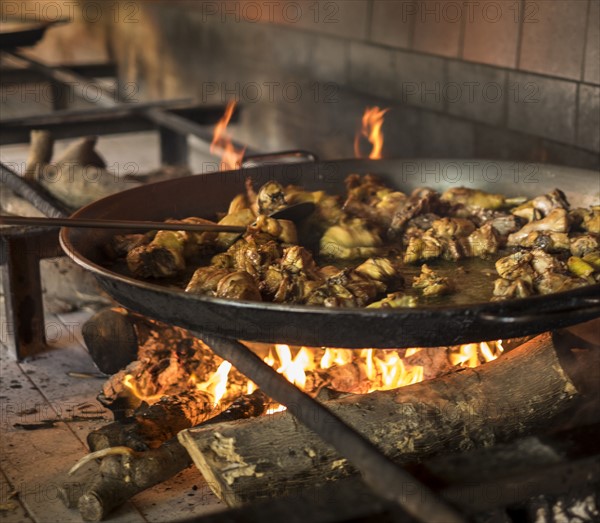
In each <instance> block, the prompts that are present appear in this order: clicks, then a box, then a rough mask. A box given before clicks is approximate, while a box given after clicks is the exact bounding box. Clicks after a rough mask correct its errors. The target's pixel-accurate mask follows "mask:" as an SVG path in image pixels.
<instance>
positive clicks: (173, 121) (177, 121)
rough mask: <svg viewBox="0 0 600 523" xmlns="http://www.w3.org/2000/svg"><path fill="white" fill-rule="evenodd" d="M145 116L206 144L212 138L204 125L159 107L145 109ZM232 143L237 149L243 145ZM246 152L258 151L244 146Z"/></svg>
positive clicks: (217, 152)
mask: <svg viewBox="0 0 600 523" xmlns="http://www.w3.org/2000/svg"><path fill="white" fill-rule="evenodd" d="M144 114H145V116H146V117H147V118H148V119H149V120H150V121H152V122H154V123H155V124H156V125H159V126H163V127H166V128H168V129H171V130H172V131H175V132H177V133H179V134H182V135H187V134H191V135H193V136H196V137H197V138H200V139H201V140H203V141H204V142H206V143H207V144H210V143H211V142H212V139H213V130H212V129H209V128H207V127H206V126H202V125H199V124H197V123H195V122H192V121H190V120H188V119H187V118H184V117H182V116H179V115H177V114H173V113H170V112H166V111H161V110H160V109H149V110H148V111H146V112H145V113H144ZM232 144H233V145H234V147H236V148H237V149H243V148H244V147H245V146H244V145H242V144H240V143H239V142H235V141H233V140H232ZM220 152H221V151H219V150H216V151H215V152H214V154H219V153H220ZM246 153H247V154H258V151H255V150H253V149H250V148H248V147H246Z"/></svg>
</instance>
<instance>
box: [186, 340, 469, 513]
mask: <svg viewBox="0 0 600 523" xmlns="http://www.w3.org/2000/svg"><path fill="white" fill-rule="evenodd" d="M195 335H196V336H198V337H199V338H201V339H202V340H203V341H204V342H205V343H206V344H207V345H208V346H209V347H211V348H212V350H213V351H214V352H215V353H216V354H218V355H219V356H221V357H222V358H223V359H226V360H228V361H229V362H231V363H232V364H233V365H234V366H235V367H236V368H237V369H238V370H239V371H240V372H242V373H243V374H245V375H246V376H247V377H248V378H250V379H251V380H252V381H254V382H255V383H256V384H257V385H258V387H259V388H260V389H262V390H263V391H264V392H265V393H266V394H268V395H269V396H270V397H271V398H273V399H274V400H275V401H278V402H279V403H281V404H282V405H285V406H286V407H287V408H288V410H289V412H290V413H291V414H293V415H294V416H295V417H296V418H298V420H299V421H300V422H301V423H303V424H304V425H306V426H307V427H308V428H309V429H311V430H313V431H315V432H316V433H317V434H318V435H319V436H320V437H321V438H323V440H324V441H326V442H327V443H329V444H330V445H332V446H333V447H334V448H335V449H336V450H337V451H338V452H339V453H340V454H342V455H343V456H345V457H347V458H348V459H349V460H350V461H351V462H352V463H353V464H354V465H355V466H356V468H358V470H359V471H360V472H361V473H362V475H363V478H364V480H365V482H366V483H367V484H368V485H369V486H370V487H371V488H372V489H373V490H374V491H375V492H376V493H377V494H379V495H380V496H382V497H384V498H386V499H388V500H390V501H394V502H395V503H397V504H399V505H400V506H401V507H402V508H403V509H404V510H406V512H408V513H409V514H410V515H411V516H413V517H414V518H416V519H418V520H419V521H423V522H431V523H458V522H461V523H465V522H466V521H467V520H466V519H465V518H464V517H463V516H462V515H461V514H459V513H458V511H457V510H456V509H454V508H453V507H452V506H450V505H449V504H448V503H447V502H445V501H444V500H442V499H441V498H439V497H438V496H436V494H435V493H434V492H433V491H432V490H430V489H429V488H428V487H427V486H426V485H423V484H422V483H421V482H420V481H418V480H417V479H415V478H414V477H412V476H411V475H410V474H409V473H408V472H406V471H405V470H404V469H402V468H401V467H399V466H398V465H396V464H395V463H394V462H392V461H391V460H390V459H389V458H388V457H387V456H385V455H384V454H382V453H381V451H380V450H379V449H378V448H377V447H376V446H375V445H373V443H371V442H370V441H369V440H368V439H367V438H365V437H364V436H362V435H361V434H359V433H358V432H357V431H356V430H355V429H353V428H352V427H350V426H349V425H348V424H347V423H346V422H344V421H343V420H342V419H341V418H339V417H338V416H337V415H336V414H334V413H333V412H331V411H330V410H329V409H327V408H326V407H325V406H323V405H321V404H320V403H319V402H318V401H316V400H314V399H313V398H311V397H310V396H309V395H308V394H306V393H304V392H303V391H301V390H300V389H298V388H297V387H296V386H294V385H292V384H291V383H290V382H289V381H287V380H286V379H285V378H284V377H283V376H282V375H281V374H279V373H277V372H276V371H275V370H274V369H272V368H271V367H270V366H269V365H267V364H266V363H265V362H263V361H262V360H261V359H260V358H259V357H258V356H257V355H256V354H254V353H253V352H252V351H251V350H249V349H248V348H247V347H245V346H244V345H242V344H241V343H239V342H237V341H235V340H231V339H227V338H221V337H218V336H212V335H208V334H202V333H196V334H195Z"/></svg>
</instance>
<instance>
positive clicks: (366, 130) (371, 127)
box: [354, 107, 389, 160]
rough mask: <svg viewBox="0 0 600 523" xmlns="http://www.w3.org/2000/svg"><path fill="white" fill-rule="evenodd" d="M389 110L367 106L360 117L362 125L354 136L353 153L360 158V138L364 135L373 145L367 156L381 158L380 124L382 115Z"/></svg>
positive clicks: (381, 136)
mask: <svg viewBox="0 0 600 523" xmlns="http://www.w3.org/2000/svg"><path fill="white" fill-rule="evenodd" d="M388 111H389V108H388V109H380V108H379V107H367V108H366V109H365V113H364V114H363V117H362V127H361V129H360V131H359V132H358V133H356V137H355V138H354V155H355V156H356V157H357V158H361V157H362V154H361V153H360V139H361V136H362V137H365V138H366V139H367V140H368V141H369V143H371V145H372V146H373V147H372V149H371V153H370V154H369V158H371V159H372V160H376V159H378V158H381V151H382V149H383V133H382V132H381V126H382V125H383V116H384V115H385V113H387V112H388Z"/></svg>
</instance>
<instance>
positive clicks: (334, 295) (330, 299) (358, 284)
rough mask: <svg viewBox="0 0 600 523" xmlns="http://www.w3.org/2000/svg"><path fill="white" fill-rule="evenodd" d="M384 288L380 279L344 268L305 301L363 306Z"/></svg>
mask: <svg viewBox="0 0 600 523" xmlns="http://www.w3.org/2000/svg"><path fill="white" fill-rule="evenodd" d="M385 289H386V286H385V284H383V283H382V282H380V281H377V280H373V279H370V278H365V277H364V276H362V275H360V274H358V273H356V272H355V271H353V270H351V269H344V270H342V271H339V272H338V273H337V274H335V275H334V276H331V277H330V278H328V279H327V281H326V282H325V283H324V284H322V285H320V286H318V287H317V288H315V289H314V290H313V291H312V292H311V294H310V295H309V296H308V299H307V300H306V303H307V305H324V306H325V307H364V306H365V305H367V304H368V303H370V302H372V301H373V300H374V299H375V298H376V297H377V295H378V294H381V293H382V292H384V291H385Z"/></svg>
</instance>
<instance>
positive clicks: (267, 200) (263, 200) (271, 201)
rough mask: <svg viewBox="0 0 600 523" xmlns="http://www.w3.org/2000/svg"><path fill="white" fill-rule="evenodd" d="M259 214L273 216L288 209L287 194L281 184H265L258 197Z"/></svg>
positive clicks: (273, 182) (272, 182)
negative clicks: (281, 210)
mask: <svg viewBox="0 0 600 523" xmlns="http://www.w3.org/2000/svg"><path fill="white" fill-rule="evenodd" d="M256 203H257V204H258V214H265V215H268V214H272V213H274V212H275V211H278V210H279V209H283V208H284V207H287V205H288V204H287V202H286V200H285V193H284V190H283V187H282V186H281V184H280V183H277V182H276V181H274V180H272V181H269V182H267V183H265V184H264V185H263V186H262V187H261V188H260V189H259V191H258V194H257V196H256Z"/></svg>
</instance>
